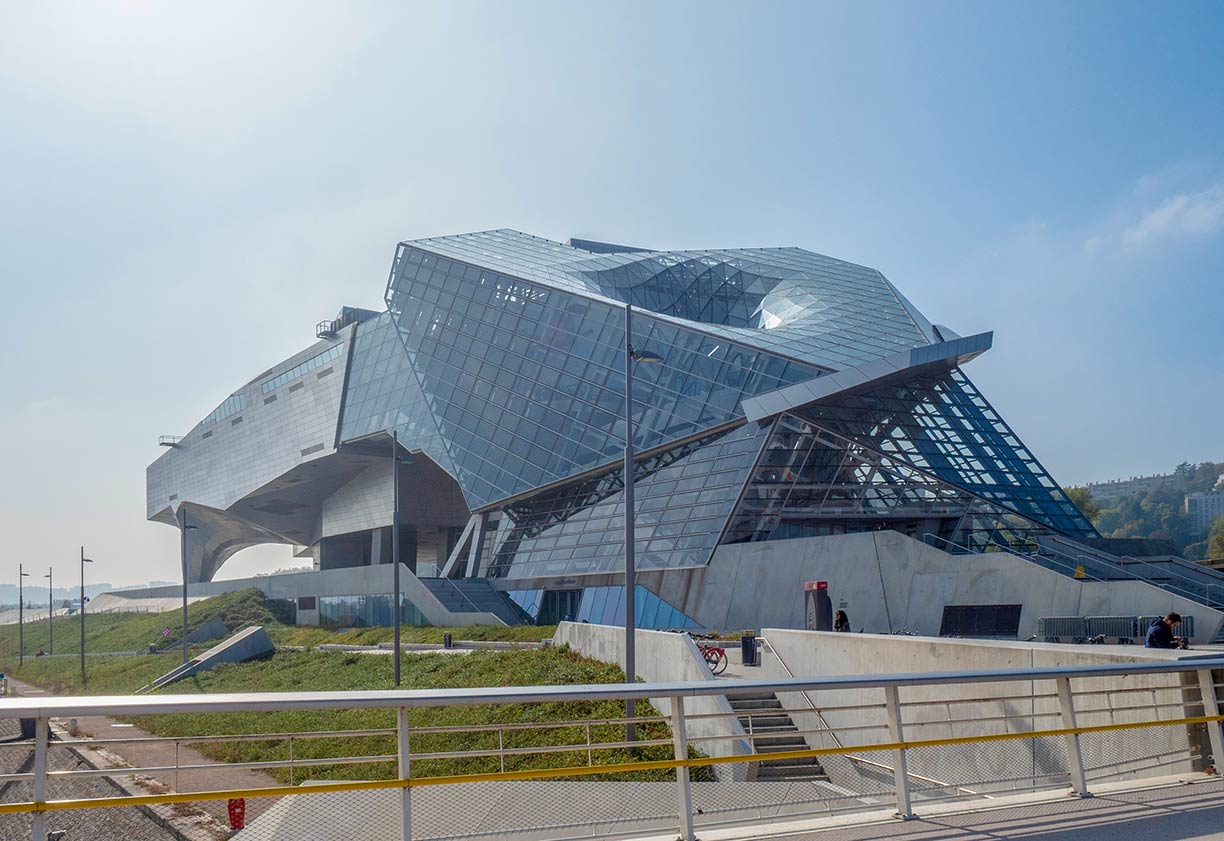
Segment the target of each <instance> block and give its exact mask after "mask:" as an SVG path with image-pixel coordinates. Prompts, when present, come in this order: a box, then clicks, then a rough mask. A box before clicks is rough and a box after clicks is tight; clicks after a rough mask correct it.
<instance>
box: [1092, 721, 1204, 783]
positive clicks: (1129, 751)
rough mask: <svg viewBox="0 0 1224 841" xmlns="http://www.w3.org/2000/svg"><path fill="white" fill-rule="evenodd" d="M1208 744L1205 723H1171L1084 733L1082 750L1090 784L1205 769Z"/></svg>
mask: <svg viewBox="0 0 1224 841" xmlns="http://www.w3.org/2000/svg"><path fill="white" fill-rule="evenodd" d="M1211 726H1213V727H1215V726H1218V725H1215V724H1213V725H1211ZM1208 744H1209V742H1208V736H1207V726H1206V725H1203V724H1189V725H1187V724H1168V725H1162V726H1159V727H1137V728H1133V729H1126V730H1107V731H1103V732H1095V733H1084V734H1083V735H1081V736H1080V753H1081V755H1082V756H1083V758H1084V775H1085V776H1086V777H1087V779H1088V781H1089V782H1090V783H1091V782H1094V781H1096V782H1102V781H1107V780H1128V779H1138V778H1140V777H1157V776H1164V775H1169V774H1183V773H1188V772H1191V771H1202V770H1203V769H1204V768H1205V766H1206V757H1207V755H1209V754H1210V753H1211V748H1210V747H1209V746H1208Z"/></svg>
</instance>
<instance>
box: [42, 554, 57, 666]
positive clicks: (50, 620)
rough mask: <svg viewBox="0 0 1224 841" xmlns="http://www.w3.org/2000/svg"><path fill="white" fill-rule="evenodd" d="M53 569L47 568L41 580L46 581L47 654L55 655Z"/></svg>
mask: <svg viewBox="0 0 1224 841" xmlns="http://www.w3.org/2000/svg"><path fill="white" fill-rule="evenodd" d="M54 572H55V568H54V567H47V574H46V575H44V576H43V578H45V579H47V654H48V656H49V655H52V654H54V653H55V579H53V578H52V577H51V576H52V575H53V574H54Z"/></svg>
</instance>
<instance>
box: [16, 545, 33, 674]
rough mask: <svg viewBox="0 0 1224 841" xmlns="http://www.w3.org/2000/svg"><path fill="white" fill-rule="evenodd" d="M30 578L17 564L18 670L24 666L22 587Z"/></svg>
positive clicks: (23, 598) (23, 599)
mask: <svg viewBox="0 0 1224 841" xmlns="http://www.w3.org/2000/svg"><path fill="white" fill-rule="evenodd" d="M29 577H30V573H28V572H26V571H25V570H24V569H22V564H17V666H18V668H20V667H21V666H24V665H25V592H24V591H23V589H22V585H23V584H25V579H27V578H29Z"/></svg>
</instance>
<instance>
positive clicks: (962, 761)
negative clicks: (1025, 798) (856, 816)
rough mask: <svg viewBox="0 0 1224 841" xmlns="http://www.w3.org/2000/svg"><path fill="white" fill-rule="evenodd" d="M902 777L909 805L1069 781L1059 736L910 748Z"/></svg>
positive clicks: (1035, 787) (1062, 739)
mask: <svg viewBox="0 0 1224 841" xmlns="http://www.w3.org/2000/svg"><path fill="white" fill-rule="evenodd" d="M887 756H888V759H889V762H891V761H892V752H891V751H890V752H889V753H888V754H887ZM906 771H907V773H908V778H909V785H910V796H911V797H912V799H913V801H914V803H915V804H918V803H921V802H922V801H923V800H944V799H950V798H973V797H982V796H988V795H998V794H1001V793H1005V792H1015V791H1033V790H1037V789H1046V788H1058V787H1060V786H1066V785H1067V784H1068V783H1069V781H1070V779H1071V777H1070V772H1069V765H1068V763H1067V744H1066V740H1065V739H1064V738H1063V737H1062V736H1037V737H1033V738H1025V739H1007V740H998V741H984V742H974V743H971V744H956V745H930V746H927V747H919V748H910V749H909V750H907V751H906Z"/></svg>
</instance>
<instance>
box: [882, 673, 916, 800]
mask: <svg viewBox="0 0 1224 841" xmlns="http://www.w3.org/2000/svg"><path fill="white" fill-rule="evenodd" d="M884 710H885V713H886V714H887V715H888V736H889V738H890V739H891V740H892V741H894V742H898V743H899V742H904V741H905V732H904V729H903V728H902V726H901V696H900V693H899V692H898V691H897V687H895V686H885V687H884ZM893 785H894V787H895V788H896V790H897V817H899V818H902V819H903V820H907V821H908V820H912V819H913V817H914V809H913V806H911V805H910V790H909V769H908V768H907V767H906V760H905V748H896V749H894V750H893Z"/></svg>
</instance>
